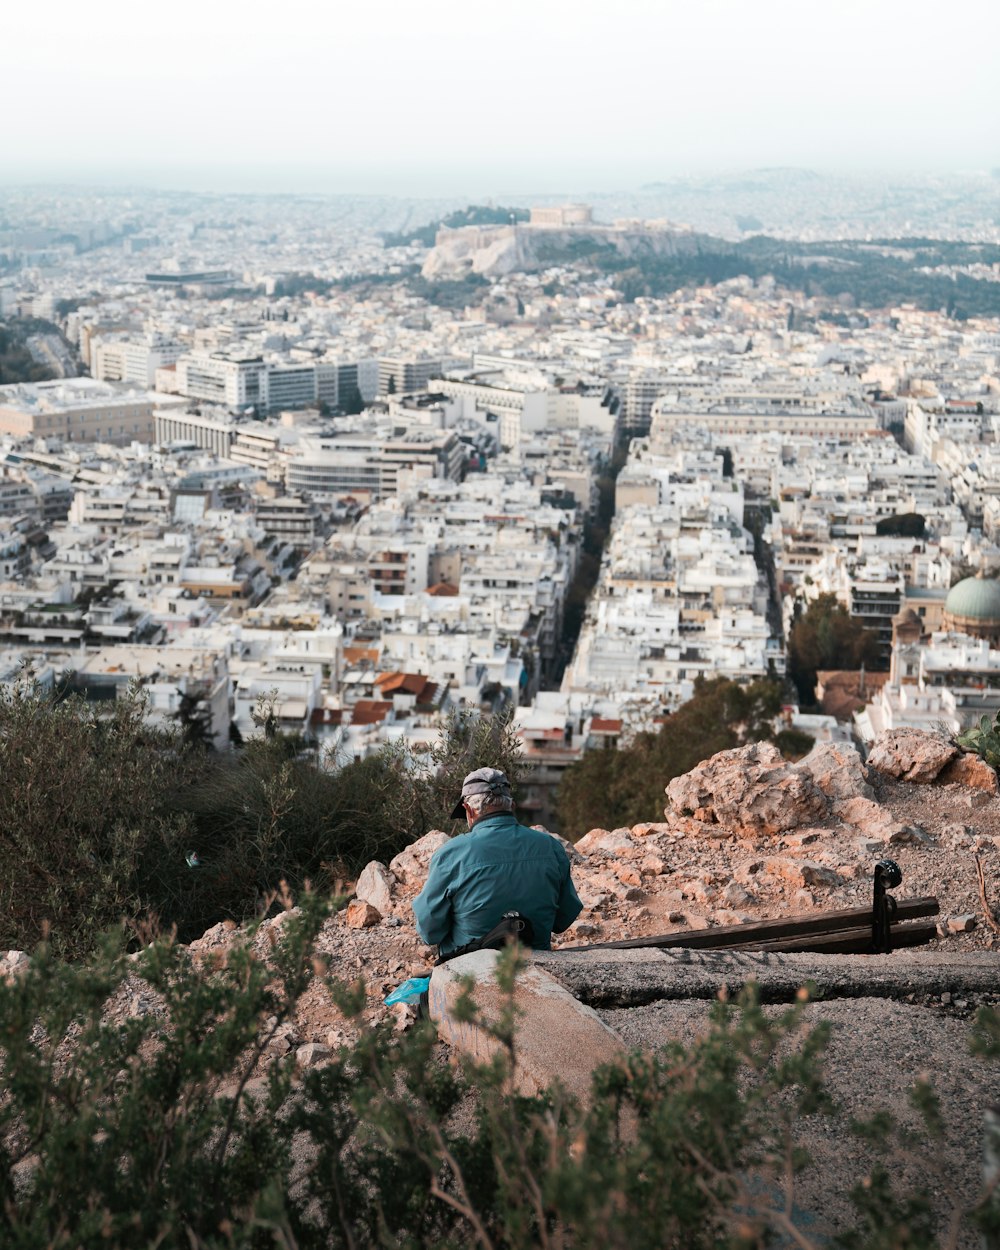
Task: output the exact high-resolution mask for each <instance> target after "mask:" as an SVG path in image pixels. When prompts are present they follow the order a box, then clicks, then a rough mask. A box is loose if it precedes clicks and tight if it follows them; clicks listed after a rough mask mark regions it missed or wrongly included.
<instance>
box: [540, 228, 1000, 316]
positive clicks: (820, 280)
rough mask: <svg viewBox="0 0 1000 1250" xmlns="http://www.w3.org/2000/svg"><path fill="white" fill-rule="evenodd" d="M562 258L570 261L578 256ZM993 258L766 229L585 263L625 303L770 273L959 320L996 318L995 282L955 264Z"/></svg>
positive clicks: (811, 288) (857, 300)
mask: <svg viewBox="0 0 1000 1250" xmlns="http://www.w3.org/2000/svg"><path fill="white" fill-rule="evenodd" d="M556 259H557V258H553V261H555V260H556ZM565 259H566V262H567V263H573V261H575V260H579V259H580V258H579V257H569V256H568V257H566V258H565ZM998 263H1000V247H998V246H996V245H995V244H978V243H961V242H948V241H943V240H937V239H878V240H874V241H872V242H860V241H857V240H846V241H842V242H833V243H822V242H820V243H798V242H790V241H788V240H785V239H772V238H768V237H767V236H764V235H758V236H755V237H753V238H750V239H745V240H743V241H741V242H739V243H728V242H726V241H725V240H723V239H718V240H714V241H710V240H708V239H707V237H703V239H702V240H701V242H700V244H699V248H698V250H697V251H696V252H695V253H693V254H686V255H679V256H652V257H644V258H643V260H642V263H641V264H634V263H632V262H631V261H630V260H629V259H628V258H625V257H622V256H619V255H615V254H609V253H607V252H606V251H593V252H592V253H590V254H589V255H588V256H587V258H586V261H585V264H586V266H587V267H589V268H593V269H596V270H597V271H599V272H600V273H602V274H605V275H607V276H608V277H609V278H611V279H612V280H613V281H614V283H615V285H616V286H617V287H618V288H619V289H620V290H621V292H622V294H623V296H624V297H625V299H626V301H632V300H634V299H636V298H637V297H639V296H646V297H650V298H658V297H662V296H665V295H669V294H671V293H672V292H674V291H677V290H681V289H682V288H683V287H685V286H706V285H713V284H715V283H719V282H725V281H728V280H729V279H732V278H740V277H747V278H750V279H752V280H753V281H755V282H756V281H759V280H760V279H761V278H764V277H768V276H770V277H773V278H774V280H775V281H776V282H777V283H778V284H779V285H780V286H782V287H785V288H787V289H788V290H790V291H802V292H803V294H805V295H807V296H826V297H828V298H830V299H835V300H836V299H841V298H842V297H844V296H848V297H850V299H851V300H852V301H853V302H854V304H855V305H857V306H858V307H859V308H866V309H871V308H887V307H890V306H892V305H894V304H902V303H910V304H915V305H916V306H917V307H918V308H923V309H927V310H931V311H933V310H941V311H943V312H945V313H946V314H947V315H948V316H950V317H954V318H955V319H956V320H959V321H962V320H965V319H967V318H968V317H996V316H1000V282H992V281H987V280H986V279H981V278H976V277H973V276H972V275H971V274H967V273H961V272H955V269H956V268H957V267H962V266H972V265H995V264H998ZM797 328H804V327H802V326H797Z"/></svg>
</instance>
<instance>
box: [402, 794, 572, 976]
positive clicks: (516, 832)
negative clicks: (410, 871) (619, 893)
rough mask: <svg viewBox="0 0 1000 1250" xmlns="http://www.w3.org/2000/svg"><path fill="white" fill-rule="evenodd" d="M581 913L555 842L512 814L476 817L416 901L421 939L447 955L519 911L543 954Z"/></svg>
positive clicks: (436, 864)
mask: <svg viewBox="0 0 1000 1250" xmlns="http://www.w3.org/2000/svg"><path fill="white" fill-rule="evenodd" d="M581 908H582V905H581V903H580V899H579V897H578V896H577V893H576V890H575V889H574V888H573V883H572V881H571V879H570V871H569V859H568V858H567V856H566V852H565V850H564V849H563V847H562V846H561V845H560V844H559V842H558V841H557V840H556V839H555V838H552V837H550V836H549V835H548V834H547V833H543V832H541V831H539V830H537V829H529V828H527V827H526V826H525V825H521V824H518V822H517V820H516V818H515V817H514V815H513V813H511V812H494V813H492V814H490V815H487V816H482V817H480V819H479V820H477V821H476V822H475V824H474V825H473V827H472V829H471V831H470V832H469V833H468V834H465V835H464V836H461V837H457V838H453V839H452V840H451V841H450V842H449V843H447V844H446V845H445V846H442V847H440V848H439V849H438V850H437V851H436V852H435V854H434V858H433V859H432V860H431V866H430V872H429V874H428V877H427V884H426V885H425V886H424V888H423V890H422V891H421V892H420V894H419V896H418V897H417V898H415V899H414V900H413V912H414V915H415V916H416V920H417V929H418V931H419V933H420V935H421V937H422V938H423V939H424V940H425V941H426V942H429V943H431V944H436V945H438V946H440V949H441V954H442V955H447V954H448V953H449V952H450V951H452V950H454V949H455V948H456V947H457V946H464V945H465V944H466V943H467V942H474V941H477V940H478V939H479V938H481V937H482V936H483V935H484V934H485V933H487V932H488V931H489V930H490V929H491V928H492V927H493V926H494V925H495V924H496V923H497V922H498V921H499V919H500V917H501V916H502V914H503V913H504V912H505V911H511V910H514V911H519V912H520V913H521V914H522V915H524V916H527V917H528V919H529V920H530V921H531V924H532V927H533V929H534V945H535V946H536V947H537V948H538V949H539V950H548V949H549V946H550V938H551V935H552V933H561V932H562V931H563V930H564V929H566V928H568V927H569V925H571V924H572V923H573V921H574V920H575V919H576V917H577V916H578V915H579V914H580V911H581Z"/></svg>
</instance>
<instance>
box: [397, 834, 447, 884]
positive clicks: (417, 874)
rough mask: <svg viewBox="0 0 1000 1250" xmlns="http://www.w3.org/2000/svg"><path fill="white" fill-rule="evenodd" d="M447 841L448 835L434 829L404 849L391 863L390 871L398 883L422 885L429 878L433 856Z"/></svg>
mask: <svg viewBox="0 0 1000 1250" xmlns="http://www.w3.org/2000/svg"><path fill="white" fill-rule="evenodd" d="M447 841H448V835H447V834H446V833H442V832H441V831H440V830H439V829H432V830H431V832H430V833H425V834H424V836H423V837H422V838H417V840H416V842H411V843H410V845H409V846H407V847H404V848H403V850H401V851H400V852H399V854H398V855H397V856H396V857H395V859H393V860H392V861H391V862H390V864H389V871H390V872H391V873H392V875H393V876H394V877H395V878H396V880H397V881H402V882H403V883H404V885H412V884H413V883H414V882H417V881H419V882H421V883H422V882H423V881H425V880H426V878H427V868H428V866H429V865H430V862H431V856H432V855H433V854H434V852H435V851H436V850H437V849H438V847H439V846H444V844H445V843H446V842H447Z"/></svg>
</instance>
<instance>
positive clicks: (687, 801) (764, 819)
mask: <svg viewBox="0 0 1000 1250" xmlns="http://www.w3.org/2000/svg"><path fill="white" fill-rule="evenodd" d="M666 793H667V798H668V799H669V802H670V808H668V809H667V812H668V814H669V812H670V810H671V809H673V811H677V812H681V813H682V814H684V815H690V816H693V817H694V819H695V820H700V821H703V822H708V823H714V824H719V825H722V826H724V827H725V828H727V829H732V830H734V831H736V832H738V833H744V834H751V835H752V834H762V833H763V834H775V833H781V832H782V831H783V830H785V829H794V828H795V827H796V826H798V825H811V824H814V823H815V822H816V821H817V820H822V819H824V817H825V816H826V814H827V810H828V807H829V800H828V799H827V797H826V795H825V794H824V793H823V791H822V790H820V788H819V787H818V786H817V785H816V783H815V781H814V780H813V778H812V775H811V774H810V773H809V772H808V771H807V770H805V769H802V768H796V767H794V766H793V765H791V764H789V763H787V762H786V761H785V760H784V759H782V757H781V753H780V752H779V751H778V749H777V747H775V746H774V745H773V744H772V743H770V742H752V743H749V744H748V745H747V746H744V747H735V748H734V749H733V750H730V751H720V752H719V753H718V754H717V755H713V756H712V758H711V759H710V760H706V761H705V763H703V764H699V765H698V767H697V768H694V769H692V770H691V772H689V773H685V774H684V776H683V777H675V778H674V780H673V781H671V782H670V784H669V785H668V786H667V791H666Z"/></svg>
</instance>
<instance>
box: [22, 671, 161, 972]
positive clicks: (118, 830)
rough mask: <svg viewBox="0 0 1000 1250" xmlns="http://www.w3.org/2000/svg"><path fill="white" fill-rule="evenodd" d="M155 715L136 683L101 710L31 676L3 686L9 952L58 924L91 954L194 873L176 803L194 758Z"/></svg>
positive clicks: (72, 946)
mask: <svg viewBox="0 0 1000 1250" xmlns="http://www.w3.org/2000/svg"><path fill="white" fill-rule="evenodd" d="M145 712H146V704H145V700H144V699H143V697H142V696H141V694H139V693H138V692H137V691H134V690H133V691H130V692H129V694H128V696H127V697H126V698H123V699H120V700H118V701H116V702H115V703H114V704H113V705H112V706H111V707H110V710H108V711H107V712H106V714H103V715H100V716H99V715H97V713H96V712H95V711H94V709H93V708H91V707H89V706H88V705H87V704H86V703H84V702H83V701H82V700H80V699H67V700H65V701H63V702H57V701H55V700H54V699H52V698H47V697H46V696H44V695H42V694H41V693H40V692H39V691H38V690H36V689H33V688H32V687H31V686H30V685H25V684H23V683H22V684H18V685H16V686H15V687H14V688H13V689H12V690H8V691H0V780H2V784H0V948H9V947H26V948H29V949H30V948H32V947H34V945H35V943H36V942H37V941H38V940H39V939H40V938H41V937H42V935H43V934H44V933H47V932H51V940H52V944H53V946H54V948H55V949H56V950H57V951H59V952H61V953H66V954H80V953H82V952H84V951H86V950H89V949H90V948H91V946H92V944H93V942H94V938H95V934H98V933H100V932H101V931H102V930H104V929H106V928H108V927H110V926H112V925H115V924H117V923H118V922H119V921H120V920H121V918H122V916H125V915H127V916H134V915H136V914H138V913H139V912H140V911H141V910H142V909H143V908H144V907H147V906H148V905H149V901H150V899H152V898H156V897H158V896H159V894H160V893H161V890H162V888H163V885H164V883H165V882H166V880H167V879H168V878H169V876H170V875H171V873H172V872H179V871H181V870H182V869H183V858H182V856H181V853H180V847H181V846H182V845H183V833H184V822H183V820H182V819H180V818H179V817H178V816H176V815H171V814H170V813H168V812H167V811H166V808H165V799H166V796H167V794H168V792H169V791H170V790H171V789H172V788H173V787H175V786H176V784H177V782H178V779H179V778H180V777H182V776H183V774H184V771H185V765H184V761H183V757H182V756H181V755H180V754H179V752H178V750H177V744H176V740H175V738H174V736H173V735H171V734H169V733H165V732H162V731H159V730H156V729H153V728H151V727H150V726H149V725H148V724H147V723H146V720H145ZM173 862H176V863H177V864H178V865H179V867H177V868H171V863H173Z"/></svg>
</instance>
